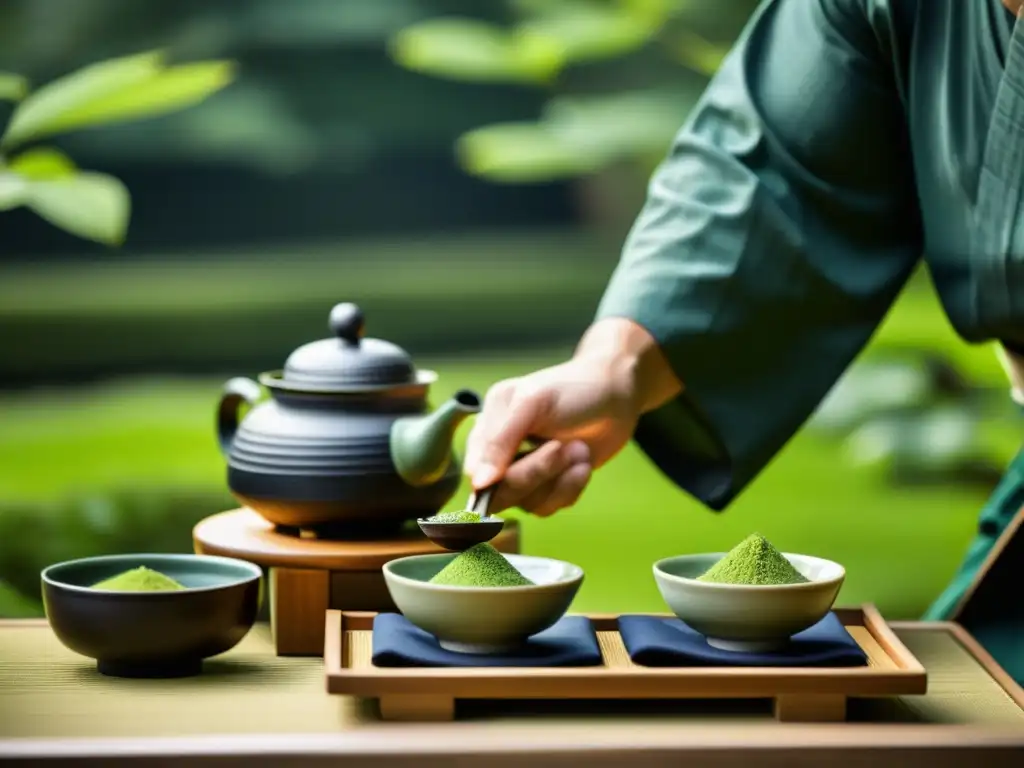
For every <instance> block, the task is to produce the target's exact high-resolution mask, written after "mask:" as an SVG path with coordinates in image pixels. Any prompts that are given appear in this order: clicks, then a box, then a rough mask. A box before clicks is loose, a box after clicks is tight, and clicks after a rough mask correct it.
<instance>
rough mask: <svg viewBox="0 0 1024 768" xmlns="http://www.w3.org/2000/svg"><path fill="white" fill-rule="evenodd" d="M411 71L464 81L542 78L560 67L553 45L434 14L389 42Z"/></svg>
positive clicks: (399, 60)
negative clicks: (434, 16)
mask: <svg viewBox="0 0 1024 768" xmlns="http://www.w3.org/2000/svg"><path fill="white" fill-rule="evenodd" d="M389 48H390V52H391V56H392V58H393V59H394V60H395V61H396V62H397V63H398V64H400V65H401V66H403V67H405V68H406V69H409V70H412V71H414V72H422V73H424V74H429V75H434V76H436V77H444V78H448V79H451V80H464V81H470V82H503V83H543V82H548V81H550V80H551V79H552V78H553V77H555V76H556V75H557V74H558V72H559V71H560V70H561V68H562V64H563V58H562V55H561V52H560V48H559V46H558V45H556V44H554V43H553V42H551V41H549V40H547V39H538V38H536V37H524V36H522V35H520V34H518V33H515V32H509V31H506V30H504V29H502V28H501V27H497V26H494V25H492V24H487V23H485V22H481V21H475V20H473V19H457V18H451V19H435V20H431V21H424V22H421V23H419V24H414V25H412V26H409V27H406V28H405V29H403V30H402V31H400V32H399V33H398V34H397V35H395V36H394V37H393V38H392V40H391V44H390V46H389Z"/></svg>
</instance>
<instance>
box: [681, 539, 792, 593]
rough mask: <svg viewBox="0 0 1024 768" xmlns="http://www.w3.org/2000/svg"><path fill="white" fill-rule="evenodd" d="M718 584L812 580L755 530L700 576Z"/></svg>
mask: <svg viewBox="0 0 1024 768" xmlns="http://www.w3.org/2000/svg"><path fill="white" fill-rule="evenodd" d="M697 581H707V582H713V583H716V584H748V585H760V586H779V585H782V584H802V583H805V582H807V581H808V579H807V578H805V577H804V575H803V574H802V573H800V571H798V570H797V569H796V568H794V567H793V564H792V563H790V562H789V560H787V559H786V558H785V557H784V556H783V554H782V553H781V552H779V550H777V549H776V548H775V547H773V546H772V545H771V542H769V541H768V539H766V538H765V537H764V536H761V535H760V534H757V533H753V534H751V535H750V536H748V537H747V538H745V539H744V540H743V541H741V542H740V543H739V544H737V545H736V546H735V547H733V548H732V550H731V551H730V552H729V553H728V554H727V555H726V556H725V557H723V558H722V559H721V560H719V561H718V562H717V563H715V564H714V565H713V566H711V568H709V569H708V570H707V571H705V572H704V573H703V574H702V575H701V576H699V577H698V578H697Z"/></svg>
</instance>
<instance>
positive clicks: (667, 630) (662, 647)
mask: <svg viewBox="0 0 1024 768" xmlns="http://www.w3.org/2000/svg"><path fill="white" fill-rule="evenodd" d="M619 634H620V635H621V636H622V642H623V644H624V645H625V646H626V651H627V652H628V653H629V657H630V658H631V659H632V660H633V663H634V664H641V665H643V666H645V667H861V666H864V665H865V664H867V661H868V660H867V656H866V655H865V653H864V651H862V650H861V648H860V646H859V645H857V641H856V640H854V639H853V638H852V637H851V636H850V633H849V632H847V631H846V627H844V626H843V624H842V622H841V621H839V618H838V617H837V616H836V615H835V614H834V613H829V614H828V616H826V617H825V618H824V619H822V620H821V621H819V622H818V623H817V624H815V625H814V626H813V627H811V628H809V629H805V630H804V631H803V632H800V633H799V634H796V635H793V637H792V638H791V639H790V641H789V644H788V645H786V646H785V647H784V648H780V649H779V650H777V651H769V652H764V653H745V652H740V651H723V650H721V649H719V648H713V647H712V646H710V645H708V642H707V640H705V639H704V636H703V635H702V634H700V633H699V632H697V630H695V629H692V628H690V627H689V626H687V625H686V624H684V623H683V622H681V621H680V620H679V619H665V618H660V617H657V616H622V617H620V618H619Z"/></svg>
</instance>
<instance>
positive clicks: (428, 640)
mask: <svg viewBox="0 0 1024 768" xmlns="http://www.w3.org/2000/svg"><path fill="white" fill-rule="evenodd" d="M373 663H374V664H375V665H376V666H378V667H593V666H598V665H600V664H601V663H602V659H601V649H600V647H599V646H598V644H597V635H596V634H595V633H594V628H593V627H592V626H591V624H590V620H589V619H587V618H586V617H584V616H565V617H563V618H562V619H561V620H560V621H559V622H558V623H557V624H555V625H554V626H553V627H551V628H550V629H546V630H544V631H543V632H540V633H538V634H536V635H534V636H533V637H531V638H530V639H529V640H527V641H526V645H524V646H523V647H522V648H521V649H518V650H516V651H515V652H514V653H511V654H500V655H498V654H494V655H491V654H483V653H457V652H455V651H447V650H445V649H444V648H442V647H441V646H440V645H439V644H438V642H437V638H436V637H434V636H433V635H432V634H430V633H429V632H425V631H423V630H422V629H420V628H419V627H417V626H414V625H413V624H412V623H410V621H409V620H408V619H406V618H405V617H404V616H402V615H401V614H398V613H381V614H378V615H377V616H375V617H374V619H373Z"/></svg>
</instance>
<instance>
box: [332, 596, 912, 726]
mask: <svg viewBox="0 0 1024 768" xmlns="http://www.w3.org/2000/svg"><path fill="white" fill-rule="evenodd" d="M836 614H837V615H838V616H839V618H840V620H841V621H842V622H843V624H844V625H845V626H846V628H847V629H848V630H849V632H850V634H851V635H852V636H853V637H854V639H855V640H856V641H857V643H858V644H859V645H860V647H861V648H862V649H864V652H865V653H866V654H867V656H868V666H866V667H847V668H836V667H831V668H826V667H818V668H808V667H805V668H796V667H760V668H750V667H747V668H738V667H672V668H670V667H642V666H638V665H636V664H633V662H632V661H631V660H630V658H629V656H628V655H627V654H626V649H625V647H624V646H623V644H622V638H621V637H620V636H619V633H618V617H617V616H589V618H590V620H591V622H592V623H593V625H594V629H595V630H596V631H597V633H598V634H597V637H598V641H599V643H600V646H601V654H602V655H603V657H604V664H603V665H602V666H599V667H531V668H525V667H503V668H502V667H475V668H465V667H462V668H451V667H401V668H399V667H375V666H374V665H373V663H372V662H371V660H370V659H371V655H372V645H373V643H372V635H373V633H372V629H373V617H374V616H376V614H375V613H362V612H358V613H357V612H348V611H328V612H327V625H326V629H325V635H324V638H325V639H324V670H325V674H326V677H327V692H328V693H337V694H346V695H351V696H361V697H366V698H375V699H379V700H380V714H381V717H382V718H383V719H384V720H420V721H427V720H431V721H437V720H453V719H454V718H455V701H456V700H457V699H491V700H502V699H773V700H774V709H775V717H776V719H778V720H781V721H788V722H827V721H833V722H834V721H841V720H845V719H846V700H847V698H849V697H858V698H859V697H888V696H902V695H911V694H923V693H925V692H926V691H927V687H928V683H927V673H926V672H925V669H924V667H923V666H921V664H920V663H919V662H918V660H917V659H916V658H914V656H913V654H912V653H911V652H910V651H909V650H907V647H906V646H905V645H903V643H902V642H900V640H899V638H897V637H896V635H895V634H894V633H893V632H892V630H890V629H889V627H888V625H887V624H886V623H885V620H884V619H883V618H882V616H881V615H880V614H879V613H878V611H877V610H876V609H875V607H874V606H872V605H864V606H862V607H861V608H854V609H839V610H837V611H836ZM666 616H667V614H666Z"/></svg>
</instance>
